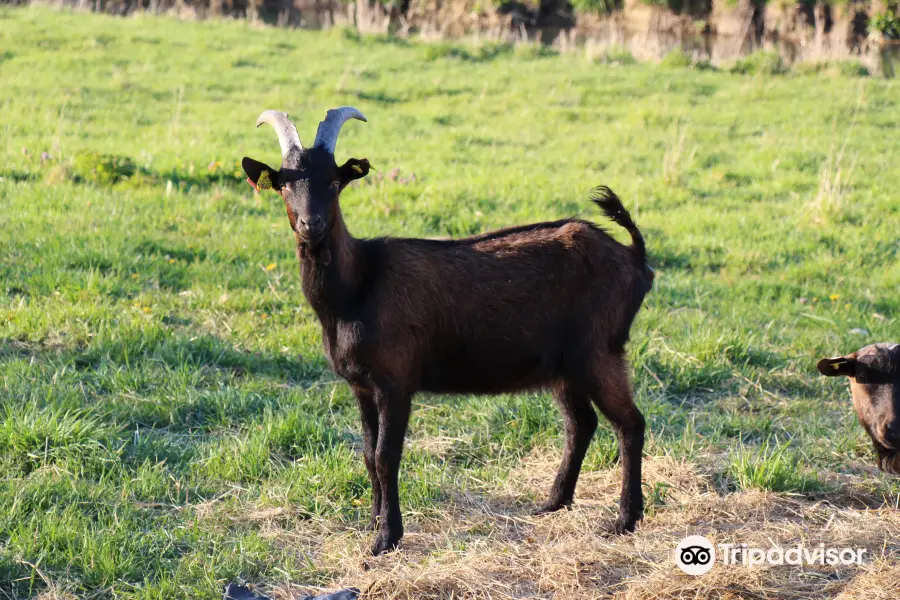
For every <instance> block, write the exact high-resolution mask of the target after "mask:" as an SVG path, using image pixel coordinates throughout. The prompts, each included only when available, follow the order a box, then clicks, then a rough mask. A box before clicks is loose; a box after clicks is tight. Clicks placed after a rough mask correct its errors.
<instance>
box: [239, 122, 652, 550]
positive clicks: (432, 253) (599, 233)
mask: <svg viewBox="0 0 900 600" xmlns="http://www.w3.org/2000/svg"><path fill="white" fill-rule="evenodd" d="M351 118H355V119H359V120H361V121H365V117H363V116H362V114H361V113H360V112H359V111H358V110H356V109H355V108H350V107H343V108H338V109H334V110H330V111H328V115H327V116H326V118H325V120H324V121H322V123H320V124H319V129H318V132H317V134H316V141H315V143H314V144H313V146H312V148H309V149H304V148H303V147H302V146H301V144H300V139H299V137H298V136H297V130H296V128H295V127H294V125H293V124H292V123H291V122H290V121H289V120H288V118H287V115H286V114H284V113H280V112H276V111H266V112H264V113H263V114H262V115H261V116H260V118H259V120H258V121H257V126H258V125H260V124H262V123H268V124H270V125H272V126H273V127H274V128H275V130H276V132H277V134H278V139H279V142H280V144H281V150H282V155H283V162H282V165H281V169H278V170H276V169H272V168H270V167H268V166H266V165H264V164H263V163H260V162H257V161H255V160H253V159H250V158H244V160H243V163H242V164H243V167H244V171H246V173H247V175H248V178H249V182H250V183H251V185H253V186H254V187H255V188H257V189H261V188H264V187H272V188H274V189H275V190H277V191H278V193H279V194H280V195H281V196H282V198H283V199H284V202H285V205H286V207H287V213H288V219H289V220H290V222H291V227H292V228H293V230H294V232H295V234H296V239H297V256H298V258H299V260H300V265H301V271H302V279H303V292H304V294H305V295H306V298H307V299H308V301H309V303H310V305H311V306H312V307H313V310H315V312H316V315H317V316H318V318H319V321H320V322H321V324H322V341H323V343H324V345H325V352H326V354H327V355H328V360H329V362H330V364H331V367H332V368H333V369H334V371H335V372H336V373H337V374H338V375H340V376H341V377H343V378H344V379H346V380H347V382H348V383H349V384H350V386H351V388H352V389H353V393H354V394H355V395H356V399H357V401H358V404H359V410H360V413H361V415H362V425H363V437H364V444H365V446H364V452H365V461H366V468H367V469H368V471H369V479H370V480H371V482H372V520H371V524H370V525H371V526H372V527H373V528H375V527H377V528H378V535H377V537H376V540H375V545H374V548H373V552H374V553H375V554H379V553H381V552H384V551H386V550H388V549H391V548H393V547H395V546H396V545H397V543H398V542H399V541H400V538H401V537H402V536H403V524H402V519H401V515H400V503H399V498H398V488H397V478H398V472H399V468H400V456H401V453H402V450H403V439H404V437H405V434H406V428H407V422H408V420H409V414H410V406H411V402H412V397H413V394H415V393H416V392H418V391H430V392H442V393H443V392H447V393H464V394H493V393H500V392H512V391H518V390H525V389H535V388H549V389H551V390H552V392H553V397H554V398H555V399H556V401H557V402H558V403H559V406H560V408H561V409H562V413H563V416H564V417H565V429H566V444H565V451H564V453H563V459H562V464H561V466H560V468H559V473H558V475H557V477H556V482H555V483H554V484H553V488H552V489H551V491H550V497H549V499H548V501H547V503H546V504H545V505H544V507H543V508H542V509H541V512H550V511H555V510H558V509H560V508H563V507H566V506H569V505H570V504H571V503H572V500H573V497H574V494H575V483H576V481H577V479H578V474H579V472H580V470H581V464H582V462H583V460H584V456H585V453H586V452H587V448H588V446H589V444H590V442H591V438H592V436H593V434H594V431H595V430H596V428H597V415H596V413H595V412H594V406H595V407H596V408H597V409H599V410H600V412H601V413H603V414H604V415H605V416H606V417H607V418H608V419H609V420H610V421H611V422H612V424H613V426H614V427H615V429H616V432H617V434H618V437H619V450H620V456H621V458H622V470H623V479H622V494H621V497H620V504H619V517H618V520H617V521H616V523H615V530H616V532H626V531H633V530H634V527H635V524H636V522H637V521H638V520H640V519H641V517H642V514H643V498H642V495H641V452H642V448H643V444H644V428H645V425H644V418H643V416H642V415H641V413H640V411H639V410H638V408H637V406H636V405H635V403H634V400H633V398H632V392H631V382H630V380H629V376H628V366H627V364H626V360H625V350H624V346H625V343H626V342H627V340H628V335H629V329H630V328H631V322H632V320H633V319H634V317H635V315H636V314H637V311H638V309H639V308H640V306H641V303H642V302H643V299H644V296H645V295H646V294H647V292H648V291H649V290H650V288H651V286H652V282H653V271H652V270H651V269H650V268H649V267H648V266H647V265H646V262H645V259H646V252H645V248H644V240H643V238H642V236H641V234H640V232H639V231H638V229H637V227H636V226H635V224H634V222H633V221H632V220H631V217H630V215H629V214H628V212H627V211H626V210H625V208H624V207H623V206H622V203H621V202H620V201H619V198H618V197H617V196H616V195H615V194H614V193H613V192H612V191H611V190H610V189H608V188H605V187H601V188H597V189H596V190H595V195H594V197H593V200H594V202H595V203H596V204H597V205H598V206H599V207H600V208H601V209H602V210H603V212H604V213H605V214H606V216H608V217H609V218H611V219H612V220H614V221H615V222H616V223H618V224H619V225H621V226H622V227H624V228H626V229H627V230H628V232H629V233H630V234H631V238H632V240H633V245H632V246H631V247H627V246H623V245H622V244H620V243H618V242H616V241H615V240H614V239H613V238H612V237H611V236H609V235H608V234H607V233H606V232H604V231H603V230H602V229H599V228H598V227H596V226H595V225H593V224H591V223H588V222H586V221H582V220H577V219H566V220H562V221H554V222H552V223H537V224H534V225H526V226H522V227H514V228H510V229H504V230H501V231H495V232H493V233H488V234H484V235H479V236H474V237H470V238H465V239H460V240H424V239H395V238H377V239H371V240H364V239H356V238H354V237H352V236H351V235H350V233H349V232H348V231H347V228H346V226H345V225H344V220H343V217H342V215H341V209H340V206H339V204H338V197H339V195H340V193H341V190H343V188H344V187H345V186H346V185H347V184H348V183H350V181H352V180H354V179H358V178H360V177H364V176H365V175H366V174H367V173H368V171H369V162H368V161H367V160H365V159H363V160H357V159H350V160H348V161H347V162H346V163H345V164H343V165H342V166H340V167H338V166H337V164H336V163H335V160H334V146H335V142H336V140H337V135H338V133H339V132H340V128H341V126H342V125H343V124H344V123H345V122H346V121H347V120H348V119H351ZM592 404H593V406H592Z"/></svg>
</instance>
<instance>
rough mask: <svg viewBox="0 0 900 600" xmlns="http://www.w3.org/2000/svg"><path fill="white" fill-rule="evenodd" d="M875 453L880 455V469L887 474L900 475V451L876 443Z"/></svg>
mask: <svg viewBox="0 0 900 600" xmlns="http://www.w3.org/2000/svg"><path fill="white" fill-rule="evenodd" d="M873 442H874V445H875V453H876V454H877V455H878V468H879V469H881V470H882V471H884V472H885V473H891V474H892V475H900V450H892V449H890V448H885V447H884V446H882V445H881V444H879V443H878V442H876V441H874V440H873Z"/></svg>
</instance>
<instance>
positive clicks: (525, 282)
mask: <svg viewBox="0 0 900 600" xmlns="http://www.w3.org/2000/svg"><path fill="white" fill-rule="evenodd" d="M367 243H368V244H370V245H371V252H370V255H371V256H373V257H376V256H377V259H375V260H373V264H372V265H371V266H372V268H373V269H374V272H373V273H372V274H371V276H372V279H371V280H370V281H372V282H373V283H374V284H375V285H373V286H372V287H371V288H370V290H371V293H372V294H374V296H372V297H371V298H370V299H369V300H370V301H374V302H375V304H376V306H378V307H379V308H378V310H377V311H375V314H377V315H378V322H377V323H376V324H374V325H375V327H376V328H377V330H378V332H377V335H378V337H379V339H380V340H382V343H383V344H386V345H388V347H391V345H393V347H395V348H397V349H398V351H399V352H402V355H403V356H404V357H416V360H415V361H413V362H415V363H416V364H415V365H413V367H412V368H413V369H414V370H416V371H418V373H417V374H415V375H416V376H417V378H419V379H421V382H420V385H421V387H422V388H423V389H428V390H433V391H441V392H495V391H502V390H513V389H521V388H525V387H533V386H539V385H546V384H549V383H550V382H551V381H552V380H554V379H556V378H558V377H560V376H562V375H563V374H564V372H565V371H566V370H567V369H575V368H580V367H579V366H578V365H579V363H580V362H581V361H583V360H585V359H586V357H588V356H590V355H592V354H594V353H595V352H596V351H597V350H600V351H610V352H620V351H621V350H622V346H623V345H624V343H625V341H626V340H627V337H628V330H629V329H630V326H631V321H632V320H633V318H634V316H635V314H636V313H637V310H638V309H639V307H640V304H641V302H642V300H643V297H644V295H645V294H646V292H647V291H648V290H649V289H650V282H649V280H648V278H647V273H646V271H644V270H642V269H640V268H638V267H637V266H636V265H635V262H634V260H633V256H632V254H631V248H629V247H627V246H624V245H622V244H620V243H619V242H617V241H615V240H614V239H613V238H612V237H611V236H610V235H609V234H607V233H606V232H605V231H603V230H602V229H599V228H598V227H596V226H594V225H593V224H591V223H588V222H586V221H581V220H576V219H568V220H563V221H556V222H552V223H538V224H535V225H527V226H523V227H516V228H512V229H506V230H501V231H496V232H492V233H488V234H484V235H479V236H474V237H470V238H464V239H460V240H418V239H392V238H385V239H379V240H370V241H369V242H367ZM410 346H411V347H410Z"/></svg>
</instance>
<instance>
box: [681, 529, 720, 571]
mask: <svg viewBox="0 0 900 600" xmlns="http://www.w3.org/2000/svg"><path fill="white" fill-rule="evenodd" d="M674 554H675V564H676V565H678V568H679V569H681V570H682V571H684V572H685V573H687V574H688V575H704V574H706V573H709V572H710V570H712V568H713V566H715V564H716V549H715V547H713V545H712V544H711V543H710V541H709V540H708V539H706V538H705V537H703V536H702V535H689V536H688V537H686V538H684V539H683V540H681V542H680V543H679V544H678V547H677V548H675V553H674Z"/></svg>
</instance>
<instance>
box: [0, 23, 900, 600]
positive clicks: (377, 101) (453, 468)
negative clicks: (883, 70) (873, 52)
mask: <svg viewBox="0 0 900 600" xmlns="http://www.w3.org/2000/svg"><path fill="white" fill-rule="evenodd" d="M0 90H2V93H0V140H2V141H0V157H2V164H0V599H3V600H7V599H12V598H16V599H18V598H31V597H34V596H36V595H39V594H42V595H43V597H46V598H51V597H54V598H56V597H58V598H62V597H85V598H141V599H151V598H153V599H167V600H168V599H172V598H191V599H196V598H216V597H221V590H222V586H223V584H224V583H225V582H227V581H234V580H243V581H248V582H251V583H253V584H256V585H258V586H260V589H262V590H264V591H266V592H269V593H272V594H275V595H280V596H281V597H284V596H288V595H290V594H291V593H292V592H294V591H297V590H298V589H301V588H302V589H315V588H320V587H321V588H329V589H330V588H335V587H338V586H341V585H352V584H355V585H359V586H362V587H367V589H368V592H369V595H370V597H397V596H400V597H416V598H451V597H452V598H481V597H484V598H528V597H539V598H560V599H561V598H566V599H569V598H597V597H612V596H617V597H623V598H646V597H651V596H652V597H655V598H680V597H687V596H690V597H694V596H695V594H699V596H698V597H721V598H737V597H752V598H770V597H777V598H826V597H827V598H832V597H839V595H840V594H844V596H841V597H845V598H851V597H854V598H855V597H859V598H863V597H864V598H876V597H880V596H877V595H873V594H875V592H873V590H876V591H877V590H878V589H882V588H879V587H878V586H879V585H883V586H888V587H884V588H883V589H885V590H888V591H886V592H884V593H885V594H886V595H885V596H884V597H885V598H887V597H888V596H887V594H889V593H891V592H890V589H892V588H890V587H889V586H891V585H893V584H891V583H890V582H891V581H893V582H896V580H897V578H898V577H900V517H898V516H897V513H898V511H897V504H898V501H900V484H898V482H897V481H896V480H892V479H891V478H889V477H887V476H884V475H881V474H879V473H878V472H877V471H876V470H875V468H874V460H873V458H872V456H871V451H870V448H869V442H868V439H867V438H866V437H865V434H864V432H863V431H862V429H861V428H860V427H859V426H858V425H857V423H856V419H855V416H854V415H853V413H852V409H851V406H850V401H849V392H848V389H847V387H846V382H842V381H833V380H826V379H825V378H822V377H818V376H817V373H816V371H815V366H814V365H815V361H816V360H817V359H818V358H820V357H822V356H828V355H834V354H837V353H845V352H849V351H852V350H855V349H857V348H859V347H860V346H862V345H865V344H867V343H871V342H875V341H889V340H894V341H900V313H898V310H900V293H898V291H900V256H898V254H900V253H898V250H900V242H898V240H900V204H898V201H897V200H898V198H897V189H898V187H900V153H898V150H900V146H898V143H897V140H898V134H900V130H898V127H900V84H898V83H897V82H895V81H885V80H880V79H875V78H849V77H841V76H835V77H827V76H820V77H812V76H799V75H787V76H765V75H736V74H729V73H724V72H712V71H698V70H692V69H690V68H667V67H665V66H654V65H628V66H616V65H603V64H594V63H592V62H590V61H588V60H587V59H586V58H584V57H583V56H580V55H574V54H573V55H564V56H547V55H546V53H544V52H540V51H538V50H536V49H534V48H531V47H529V46H523V47H518V48H509V47H506V46H497V45H487V46H483V47H480V48H475V47H468V46H451V45H446V44H443V45H425V44H419V43H415V42H405V41H402V40H393V39H390V38H378V37H363V38H360V37H359V36H357V35H355V34H351V33H349V32H346V31H341V30H334V31H330V32H309V31H287V30H276V29H267V28H257V27H251V26H248V25H247V24H244V23H238V22H206V23H189V22H178V21H174V20H169V19H162V18H160V19H156V18H150V17H138V18H128V19H117V18H110V17H102V16H90V15H85V14H75V15H73V14H69V13H61V12H54V11H51V10H47V9H11V8H2V7H0ZM342 104H351V105H354V106H356V107H358V108H359V109H361V110H362V111H363V112H364V113H365V114H366V115H367V117H368V118H369V123H367V124H363V123H359V122H355V121H354V122H350V123H348V124H347V126H346V127H345V128H344V132H343V134H342V135H341V140H340V143H339V145H338V149H337V158H338V161H339V162H341V161H343V160H344V159H346V158H348V157H351V156H353V157H357V158H368V159H370V161H371V162H372V164H373V166H374V167H375V168H376V169H378V170H377V171H376V172H375V173H373V174H371V175H370V176H369V178H368V181H364V182H362V183H361V184H359V185H355V186H354V187H351V188H349V189H348V190H347V191H346V192H345V193H344V195H343V198H342V201H343V210H344V215H345V217H346V220H347V222H348V225H349V227H350V229H351V231H352V232H353V233H354V234H355V235H358V236H376V235H394V236H426V237H427V236H448V235H449V236H463V235H468V234H473V233H478V232H483V231H488V230H491V229H493V228H498V227H503V226H509V225H514V224H524V223H528V222H532V221H537V220H544V219H554V218H559V217H564V216H570V215H580V216H582V217H585V218H589V219H596V220H600V217H599V215H598V214H597V211H596V209H595V208H594V207H593V205H592V204H591V203H590V202H589V201H588V199H587V198H588V193H589V190H590V188H592V187H593V186H595V185H598V184H606V185H609V186H610V187H612V188H613V189H614V190H616V192H617V193H618V194H619V195H620V196H621V197H622V198H623V200H624V201H625V203H626V206H628V207H629V209H631V210H632V214H633V215H634V217H635V220H636V221H637V222H638V225H639V226H640V227H641V229H642V230H643V231H644V235H645V237H646V239H647V242H648V246H649V251H650V255H651V263H652V264H653V266H654V268H655V269H656V271H657V279H656V285H655V288H654V290H653V291H652V292H651V294H650V295H649V296H648V298H647V302H646V303H645V306H644V309H643V310H642V311H641V313H640V315H639V317H638V319H637V322H636V324H635V327H634V330H633V335H632V342H631V345H630V356H631V358H632V362H633V376H634V385H635V391H636V397H637V399H638V402H639V404H640V407H641V409H642V410H643V412H644V414H645V415H646V417H647V421H648V425H649V429H648V443H647V447H646V451H645V455H646V459H645V460H646V467H645V471H646V476H645V495H646V498H647V505H648V508H647V516H646V518H645V520H644V522H643V524H642V525H641V526H640V528H639V530H638V532H637V533H636V534H635V535H633V536H630V537H628V538H620V539H616V538H609V537H605V536H604V535H603V534H604V531H605V530H606V527H607V526H608V525H609V523H610V522H611V520H612V518H613V517H614V515H615V510H616V500H617V495H618V489H617V486H618V477H619V475H618V468H617V464H616V461H617V450H616V446H615V440H614V437H613V434H612V432H611V430H610V429H609V427H608V426H605V427H603V428H601V430H600V431H599V432H598V434H597V437H596V438H595V440H594V444H593V445H592V448H591V451H590V453H589V456H588V460H587V462H586V469H585V473H584V474H583V476H582V483H581V485H580V487H579V493H578V500H577V501H576V507H575V509H574V510H573V511H570V512H568V513H565V514H560V515H552V516H549V517H546V518H543V519H536V518H532V517H530V516H529V515H530V513H531V511H532V510H533V509H534V508H535V507H536V505H537V504H538V503H540V502H541V501H542V500H543V498H544V494H545V493H546V492H547V490H548V488H549V482H550V481H551V480H552V476H553V474H554V472H555V468H556V464H557V461H558V459H559V456H560V447H561V432H560V420H559V417H558V415H557V412H556V409H555V408H554V407H553V405H552V401H551V399H550V398H549V396H548V395H547V394H525V395H516V396H498V397H441V396H430V395H420V396H418V397H417V399H416V406H415V410H414V414H413V420H412V423H411V430H410V435H409V441H408V445H407V450H406V455H405V459H404V463H403V471H402V474H401V478H402V497H403V508H404V513H405V515H406V520H407V532H408V533H407V537H406V539H405V542H404V546H403V549H401V551H400V552H398V553H393V554H390V555H387V556H385V557H380V558H378V559H371V558H369V557H368V556H367V554H366V552H367V549H368V546H369V542H370V538H369V536H370V534H366V533H364V532H362V531H361V527H362V525H363V524H364V522H365V521H366V520H367V518H368V511H369V487H368V480H367V477H366V475H365V469H364V466H363V461H362V458H361V455H360V454H359V443H360V442H359V428H358V425H357V411H356V407H355V402H354V401H353V399H352V396H351V394H350V392H349V389H348V388H347V386H346V385H345V384H344V383H342V382H340V381H338V380H336V378H335V376H334V375H333V374H332V373H331V372H330V371H329V370H328V368H327V364H326V361H325V359H324V355H323V351H322V348H321V342H320V332H319V328H318V324H317V322H316V321H315V318H314V315H313V314H312V311H311V310H310V308H309V307H308V306H307V304H306V302H305V300H304V298H303V296H302V293H301V290H300V280H299V273H298V265H297V263H296V258H295V256H294V247H293V236H292V234H291V232H290V229H289V225H288V222H287V219H286V218H285V215H284V207H283V205H282V204H281V201H280V199H279V198H278V197H277V196H275V195H274V194H271V193H269V194H261V195H256V194H254V192H253V190H251V188H250V187H248V186H247V185H246V184H245V183H244V182H243V176H242V174H241V173H240V172H239V166H238V163H239V161H240V159H241V157H243V156H245V155H250V156H253V157H255V158H258V159H261V160H265V161H267V162H269V163H270V164H279V162H280V159H279V150H278V145H277V142H276V140H275V136H274V135H273V133H272V131H271V130H270V129H267V128H264V129H260V130H256V129H255V128H254V121H255V119H256V117H257V115H258V114H259V113H260V112H261V111H262V110H263V109H267V108H277V109H282V110H286V111H287V112H289V113H291V115H292V116H293V117H294V119H295V122H296V123H297V126H298V129H299V131H300V136H301V139H302V140H304V141H310V140H311V139H312V137H313V136H314V134H315V128H316V125H317V123H318V121H319V120H320V119H321V118H322V117H323V116H324V114H325V111H326V109H328V108H330V107H333V106H337V105H342ZM45 152H46V153H47V155H44V156H43V157H42V153H45ZM97 153H100V155H99V156H98V155H97ZM104 155H109V156H107V157H105V156H104ZM412 174H414V175H415V177H414V178H413V177H411V175H412ZM615 235H616V236H617V237H618V238H619V239H623V240H624V239H626V238H625V236H624V235H622V232H621V231H615ZM463 293H464V292H463ZM853 330H856V331H853ZM859 330H864V331H859ZM687 533H696V534H705V535H708V536H710V537H711V538H715V539H716V540H718V541H720V542H721V541H732V542H733V541H735V540H737V542H738V543H740V542H752V541H757V542H759V543H763V542H765V543H766V544H768V542H767V541H766V540H777V541H779V542H782V543H784V544H785V545H787V544H796V543H798V542H799V541H806V542H809V543H813V542H814V543H818V542H820V541H822V542H826V543H834V544H838V545H840V546H844V545H853V546H855V547H866V548H868V549H869V550H870V552H869V556H870V557H872V560H871V561H870V562H869V563H867V564H866V565H865V566H863V567H855V566H854V567H843V566H842V567H821V568H818V567H816V568H813V567H802V568H801V567H773V568H771V569H767V570H763V571H760V572H758V573H757V572H749V571H747V570H746V569H743V568H740V567H736V568H733V569H730V570H728V569H724V568H723V569H719V571H714V572H713V574H715V576H714V577H713V574H710V576H709V577H707V578H696V579H693V578H690V577H688V576H686V575H682V574H681V573H680V572H679V571H676V570H675V567H674V565H672V564H671V563H670V560H669V552H671V550H672V549H673V548H674V546H675V543H677V541H678V540H679V539H681V538H682V537H683V536H684V535H686V534H687ZM766 547H768V546H766ZM879 582H883V583H879ZM857 589H858V590H862V591H859V592H857V591H856V590H857ZM857 593H858V594H859V595H858V596H854V595H853V594H857ZM654 594H655V595H654ZM728 594H731V595H730V596H729V595H728Z"/></svg>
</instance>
